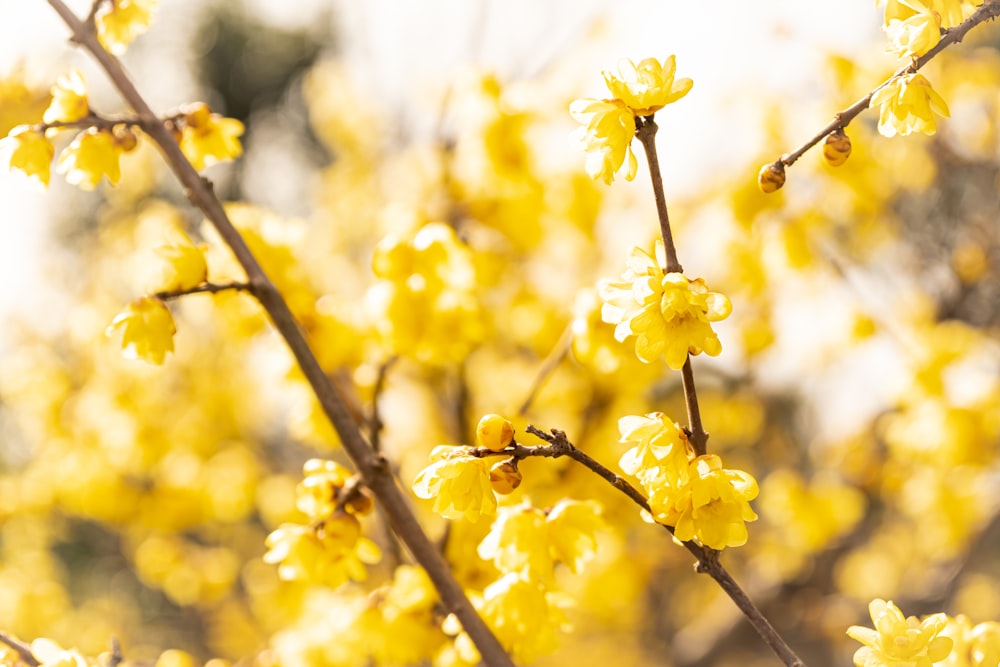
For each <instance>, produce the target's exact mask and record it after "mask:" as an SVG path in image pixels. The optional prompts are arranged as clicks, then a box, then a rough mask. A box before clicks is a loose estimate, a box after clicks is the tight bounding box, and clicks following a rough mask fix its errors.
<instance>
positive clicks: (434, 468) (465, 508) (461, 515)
mask: <svg viewBox="0 0 1000 667" xmlns="http://www.w3.org/2000/svg"><path fill="white" fill-rule="evenodd" d="M467 451H468V449H467V448H465V447H450V446H447V445H439V446H437V447H435V448H434V450H433V451H432V452H431V459H432V460H433V461H434V463H431V464H430V465H429V466H427V467H426V468H424V469H423V470H421V471H420V472H419V473H417V477H416V479H414V480H413V492H414V493H415V494H416V495H417V497H418V498H424V499H430V498H433V499H434V511H435V512H436V513H438V514H440V515H441V516H443V517H444V518H446V519H466V520H467V521H470V522H472V523H476V522H477V521H479V517H481V516H484V515H485V516H493V515H494V514H496V511H497V498H496V496H495V495H494V494H493V487H492V486H491V485H490V461H488V460H487V459H481V458H476V457H475V456H469V455H468V454H466V453H465V452H467Z"/></svg>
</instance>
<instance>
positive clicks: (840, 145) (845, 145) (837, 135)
mask: <svg viewBox="0 0 1000 667" xmlns="http://www.w3.org/2000/svg"><path fill="white" fill-rule="evenodd" d="M850 156H851V138H850V137H849V136H847V133H845V132H844V129H843V128H840V129H838V130H835V131H833V132H831V133H830V134H828V135H826V142H825V143H824V144H823V157H824V158H826V162H827V164H829V165H830V166H831V167H839V166H840V165H842V164H844V163H845V162H847V158H848V157H850Z"/></svg>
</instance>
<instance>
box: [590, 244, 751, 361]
mask: <svg viewBox="0 0 1000 667" xmlns="http://www.w3.org/2000/svg"><path fill="white" fill-rule="evenodd" d="M663 252H664V251H663V243H662V242H661V241H657V242H656V248H655V251H654V253H653V255H654V256H655V257H654V256H651V255H650V254H649V253H647V252H646V251H644V250H643V249H642V248H639V247H638V246H633V247H632V250H631V251H630V252H629V257H628V268H627V269H626V271H625V273H623V274H622V277H621V279H620V280H611V279H606V280H602V281H601V282H600V283H599V284H598V291H599V292H600V295H601V298H602V299H603V300H604V307H603V308H602V310H601V317H602V319H603V320H604V321H605V322H608V323H610V324H614V325H615V338H616V339H618V340H619V341H624V340H625V339H626V338H628V337H629V336H635V337H636V341H635V353H636V356H638V357H639V359H640V360H641V361H643V362H645V363H647V364H649V363H653V362H654V361H656V360H657V359H659V358H660V357H664V358H665V359H666V362H667V365H668V366H670V367H671V368H673V369H678V370H679V369H680V368H681V367H683V366H684V363H685V362H686V361H687V358H688V354H689V353H690V354H700V353H702V352H704V353H705V354H707V355H709V356H713V357H714V356H717V355H718V354H719V353H720V352H722V344H721V343H720V342H719V338H718V336H717V335H716V334H715V331H713V330H712V325H711V323H712V322H718V321H719V320H723V319H725V318H726V317H728V316H729V313H730V312H731V311H732V304H731V303H730V301H729V299H728V298H727V297H726V296H725V295H723V294H719V293H718V292H711V291H709V289H708V287H707V286H706V285H705V281H704V280H702V279H701V278H698V279H696V280H690V279H688V278H687V277H686V276H684V275H683V274H681V273H664V272H663V269H662V268H661V267H662V266H663V264H664V263H665V260H664V257H663Z"/></svg>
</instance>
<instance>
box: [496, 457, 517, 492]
mask: <svg viewBox="0 0 1000 667" xmlns="http://www.w3.org/2000/svg"><path fill="white" fill-rule="evenodd" d="M522 479H524V478H523V477H522V475H521V471H520V470H518V469H517V463H515V462H514V459H507V460H506V461H500V462H499V463H495V464H493V467H492V468H490V486H492V487H493V490H494V491H496V492H497V493H499V494H500V495H502V496H505V495H507V494H508V493H513V491H514V489H516V488H517V487H519V486H521V480H522Z"/></svg>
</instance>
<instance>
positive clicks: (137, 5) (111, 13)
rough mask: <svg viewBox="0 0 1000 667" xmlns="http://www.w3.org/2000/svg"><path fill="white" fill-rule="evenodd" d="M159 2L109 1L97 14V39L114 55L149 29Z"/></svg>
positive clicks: (122, 51)
mask: <svg viewBox="0 0 1000 667" xmlns="http://www.w3.org/2000/svg"><path fill="white" fill-rule="evenodd" d="M159 4H160V2H159V0H110V2H104V3H102V5H103V6H102V9H101V10H100V11H99V12H98V13H97V17H96V23H97V39H99V40H100V42H101V45H102V46H103V47H104V48H106V49H107V50H108V51H110V52H111V53H114V54H115V55H121V54H122V53H125V47H127V46H128V45H129V44H131V43H132V41H133V40H134V39H135V38H136V37H138V36H139V35H141V34H142V33H144V32H146V30H148V29H149V25H150V23H152V20H153V12H154V11H156V8H157V6H158V5H159Z"/></svg>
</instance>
